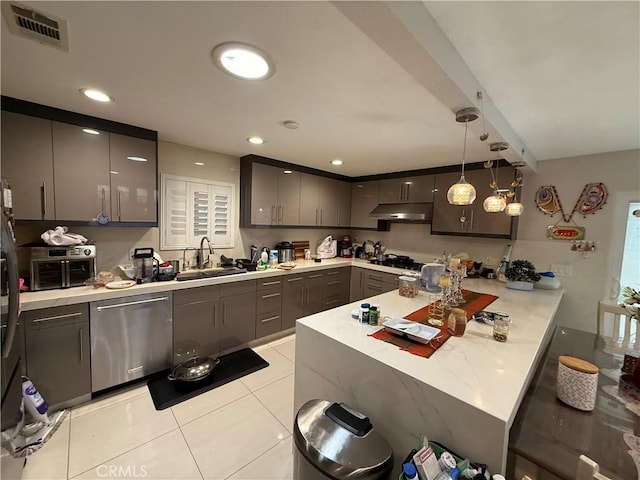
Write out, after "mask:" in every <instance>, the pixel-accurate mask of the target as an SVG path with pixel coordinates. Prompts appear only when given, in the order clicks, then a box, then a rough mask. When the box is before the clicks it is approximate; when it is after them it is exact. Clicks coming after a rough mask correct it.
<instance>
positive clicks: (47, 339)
mask: <svg viewBox="0 0 640 480" xmlns="http://www.w3.org/2000/svg"><path fill="white" fill-rule="evenodd" d="M21 318H22V321H23V322H24V324H25V347H26V349H25V350H26V351H25V356H26V367H27V376H28V377H29V378H30V379H31V381H32V382H33V384H34V385H35V386H36V388H37V389H38V390H39V391H40V393H41V394H42V396H43V397H44V398H45V399H46V401H47V403H48V404H49V405H50V406H54V407H55V406H61V405H71V404H74V403H79V402H82V401H86V400H88V399H89V398H90V395H91V361H90V342H89V305H88V304H86V303H81V304H77V305H69V306H64V307H54V308H48V309H43V310H34V311H28V312H23V313H22V315H21Z"/></svg>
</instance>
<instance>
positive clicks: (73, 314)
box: [33, 312, 82, 323]
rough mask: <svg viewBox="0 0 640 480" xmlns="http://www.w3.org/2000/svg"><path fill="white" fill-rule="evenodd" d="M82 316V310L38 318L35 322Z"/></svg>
mask: <svg viewBox="0 0 640 480" xmlns="http://www.w3.org/2000/svg"><path fill="white" fill-rule="evenodd" d="M80 316H82V312H76V313H65V314H64V315H55V316H53V317H42V318H36V319H35V320H34V321H33V323H40V322H48V321H50V320H60V319H61V318H73V317H80Z"/></svg>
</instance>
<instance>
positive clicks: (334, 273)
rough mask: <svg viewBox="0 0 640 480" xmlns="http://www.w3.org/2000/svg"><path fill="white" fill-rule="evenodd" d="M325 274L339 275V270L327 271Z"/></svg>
mask: <svg viewBox="0 0 640 480" xmlns="http://www.w3.org/2000/svg"><path fill="white" fill-rule="evenodd" d="M327 275H340V272H327Z"/></svg>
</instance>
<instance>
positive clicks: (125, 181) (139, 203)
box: [109, 133, 158, 222]
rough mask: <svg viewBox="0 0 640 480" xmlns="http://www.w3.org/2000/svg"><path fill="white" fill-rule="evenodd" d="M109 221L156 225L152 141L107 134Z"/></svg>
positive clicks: (156, 213)
mask: <svg viewBox="0 0 640 480" xmlns="http://www.w3.org/2000/svg"><path fill="white" fill-rule="evenodd" d="M109 174H110V176H111V191H112V195H111V212H112V216H111V218H112V220H114V221H118V222H157V221H158V209H157V204H158V202H157V177H156V142H153V141H151V140H145V139H142V138H135V137H127V136H125V135H119V134H116V133H111V134H109Z"/></svg>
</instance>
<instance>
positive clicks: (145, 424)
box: [22, 335, 295, 480]
mask: <svg viewBox="0 0 640 480" xmlns="http://www.w3.org/2000/svg"><path fill="white" fill-rule="evenodd" d="M254 350H255V351H256V352H258V353H259V354H260V355H261V356H262V357H263V358H264V359H265V360H266V361H267V362H269V366H268V367H267V368H265V369H263V370H260V371H258V372H255V373H253V374H251V375H248V376H246V377H243V378H241V379H239V380H236V381H234V382H231V383H228V384H226V385H224V386H222V387H218V388H216V389H214V390H211V391H209V392H207V393H204V394H202V395H199V396H198V397H195V398H193V399H190V400H187V401H186V402H182V403H180V404H178V405H176V406H175V407H172V408H170V409H166V410H162V411H156V410H155V408H154V406H153V402H152V400H151V396H150V395H149V390H148V389H147V386H146V384H142V385H140V386H136V387H134V388H131V389H128V390H126V391H123V392H122V393H118V394H116V395H112V396H109V397H105V398H100V399H97V400H95V401H93V402H91V403H89V404H86V405H82V406H79V407H76V408H73V409H71V411H70V412H69V414H68V415H67V417H66V419H65V420H64V422H63V424H62V425H61V427H60V429H59V430H58V431H57V432H56V433H55V435H54V437H53V438H52V439H51V440H49V441H48V442H47V443H46V444H45V445H44V446H43V447H42V448H41V449H40V450H39V451H38V452H36V453H35V454H34V455H32V456H31V457H29V459H28V461H27V466H26V467H25V469H24V472H23V476H22V478H23V480H31V479H41V480H57V479H64V480H66V479H72V478H73V479H105V478H106V479H113V478H132V479H133V478H136V479H145V480H150V479H172V480H173V479H212V480H222V479H238V480H239V479H244V480H250V479H254V480H270V479H291V478H292V470H293V457H292V453H291V452H292V444H291V433H292V424H293V366H294V355H295V335H291V336H288V337H285V338H282V339H279V340H276V341H274V342H271V343H269V344H265V345H261V346H258V347H255V348H254Z"/></svg>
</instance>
